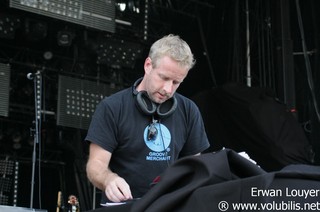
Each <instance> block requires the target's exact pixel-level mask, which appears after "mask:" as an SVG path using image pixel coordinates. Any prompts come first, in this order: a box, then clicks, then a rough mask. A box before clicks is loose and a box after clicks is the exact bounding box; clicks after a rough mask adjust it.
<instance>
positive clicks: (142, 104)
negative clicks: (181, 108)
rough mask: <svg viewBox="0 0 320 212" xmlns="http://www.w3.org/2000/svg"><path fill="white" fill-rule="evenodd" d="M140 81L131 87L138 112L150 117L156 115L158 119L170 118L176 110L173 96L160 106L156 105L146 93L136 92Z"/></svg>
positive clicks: (175, 101) (175, 100)
mask: <svg viewBox="0 0 320 212" xmlns="http://www.w3.org/2000/svg"><path fill="white" fill-rule="evenodd" d="M141 81H142V78H140V79H138V80H137V81H136V82H135V83H134V84H133V86H132V93H133V95H134V96H135V100H136V104H137V106H138V108H139V109H140V111H141V112H142V113H144V114H146V115H150V116H151V115H157V116H158V117H159V118H165V117H168V116H170V115H171V114H172V113H173V112H174V111H175V110H176V108H177V99H176V98H175V97H174V96H173V97H172V98H170V99H168V100H167V101H165V102H164V103H162V104H156V103H155V102H153V101H152V100H151V99H150V98H149V95H148V93H147V91H140V92H139V91H137V90H136V87H137V86H138V85H139V83H140V82H141Z"/></svg>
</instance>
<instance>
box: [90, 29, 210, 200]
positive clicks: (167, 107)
mask: <svg viewBox="0 0 320 212" xmlns="http://www.w3.org/2000/svg"><path fill="white" fill-rule="evenodd" d="M194 64H195V60H194V58H193V54H192V52H191V49H190V47H189V46H188V44H187V43H186V42H185V41H184V40H182V39H181V38H180V37H179V36H176V35H171V34H170V35H167V36H165V37H163V38H161V39H159V40H158V41H156V42H155V43H154V44H153V45H152V46H151V48H150V51H149V55H148V57H147V58H146V59H145V62H144V71H145V73H144V77H143V78H142V79H139V80H137V81H136V82H135V83H134V85H133V87H132V88H127V89H124V90H122V91H120V92H118V93H115V94H113V95H111V96H109V97H107V98H105V99H103V100H102V101H101V103H100V104H99V105H98V106H97V108H96V111H95V113H94V115H93V118H92V122H91V124H90V128H89V130H88V135H87V137H86V139H85V140H86V141H88V142H90V150H89V159H88V163H87V176H88V178H89V180H90V181H91V182H92V184H93V185H94V186H96V187H97V188H99V189H101V190H102V191H103V192H102V193H103V196H104V195H106V197H107V199H108V201H112V202H121V201H126V200H130V199H133V198H140V197H142V196H143V195H144V194H145V193H146V192H147V191H148V190H149V189H150V185H151V184H152V182H153V180H154V179H155V178H156V177H157V176H159V175H161V174H162V173H163V171H164V170H165V169H166V168H167V167H168V166H169V165H170V164H171V163H173V162H174V161H176V160H177V159H178V158H181V157H183V156H188V155H198V154H200V153H201V152H202V151H204V150H205V149H207V148H208V147H209V142H208V139H207V135H206V133H205V130H204V125H203V121H202V117H201V115H200V112H199V110H198V108H197V107H196V105H195V103H193V102H192V101H191V100H189V99H188V98H186V97H184V96H182V95H180V94H178V93H175V92H176V90H177V88H178V87H179V85H180V84H181V83H182V82H183V80H184V79H185V77H186V76H187V74H188V71H189V70H190V69H191V68H192V67H193V66H194ZM107 199H105V198H103V200H102V203H105V201H107Z"/></svg>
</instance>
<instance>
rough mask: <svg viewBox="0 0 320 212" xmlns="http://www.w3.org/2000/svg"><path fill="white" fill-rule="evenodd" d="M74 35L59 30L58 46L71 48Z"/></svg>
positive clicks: (68, 31)
mask: <svg viewBox="0 0 320 212" xmlns="http://www.w3.org/2000/svg"><path fill="white" fill-rule="evenodd" d="M74 36H75V35H74V33H73V32H71V31H70V30H61V31H59V32H58V34H57V41H58V45H59V46H71V44H72V40H73V38H74Z"/></svg>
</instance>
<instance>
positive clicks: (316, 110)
mask: <svg viewBox="0 0 320 212" xmlns="http://www.w3.org/2000/svg"><path fill="white" fill-rule="evenodd" d="M296 8H297V15H298V23H299V29H300V34H301V42H302V50H303V56H304V59H305V64H306V70H307V79H308V85H309V88H310V92H311V97H312V101H313V106H314V109H315V113H316V115H317V118H318V121H319V122H320V115H319V110H318V104H317V100H316V96H315V93H314V84H313V77H312V72H311V66H310V60H309V57H308V53H307V47H306V42H305V37H304V31H303V23H302V18H301V11H300V5H299V0H296Z"/></svg>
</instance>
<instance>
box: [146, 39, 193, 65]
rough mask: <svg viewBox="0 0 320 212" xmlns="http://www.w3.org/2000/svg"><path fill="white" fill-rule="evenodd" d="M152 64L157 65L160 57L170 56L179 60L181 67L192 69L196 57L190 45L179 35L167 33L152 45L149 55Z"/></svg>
mask: <svg viewBox="0 0 320 212" xmlns="http://www.w3.org/2000/svg"><path fill="white" fill-rule="evenodd" d="M148 56H149V57H150V58H151V60H152V65H153V66H154V67H156V66H157V64H158V61H159V59H161V58H163V57H164V56H168V57H170V58H171V59H173V60H175V61H177V62H178V64H179V65H180V66H181V67H185V68H187V69H188V70H190V69H191V68H192V67H193V66H194V65H195V62H196V61H195V59H194V56H193V54H192V51H191V49H190V46H189V45H188V44H187V42H185V41H184V40H183V39H181V38H180V37H179V36H178V35H173V34H169V35H166V36H164V37H162V38H160V39H159V40H157V41H156V42H154V43H153V44H152V45H151V48H150V51H149V55H148Z"/></svg>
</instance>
